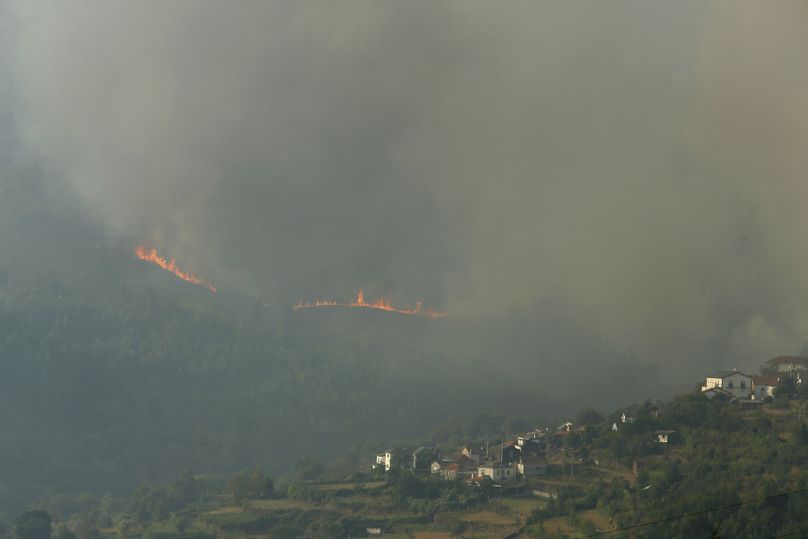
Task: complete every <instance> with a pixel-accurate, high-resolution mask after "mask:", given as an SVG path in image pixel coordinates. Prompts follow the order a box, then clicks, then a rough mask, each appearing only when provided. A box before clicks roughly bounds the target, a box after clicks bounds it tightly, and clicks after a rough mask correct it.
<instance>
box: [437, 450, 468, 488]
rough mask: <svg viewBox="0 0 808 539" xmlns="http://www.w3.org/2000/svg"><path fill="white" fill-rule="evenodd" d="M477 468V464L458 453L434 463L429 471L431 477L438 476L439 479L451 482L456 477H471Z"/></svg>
mask: <svg viewBox="0 0 808 539" xmlns="http://www.w3.org/2000/svg"><path fill="white" fill-rule="evenodd" d="M477 466H478V463H477V462H474V461H473V460H472V459H470V458H468V457H467V456H465V455H464V454H463V453H458V454H456V455H451V456H450V457H448V458H445V459H440V460H436V461H434V462H433V463H432V466H431V467H430V471H431V472H432V474H433V475H440V477H441V479H445V480H447V481H453V480H455V479H457V478H458V477H471V476H472V475H474V473H475V472H476V471H477Z"/></svg>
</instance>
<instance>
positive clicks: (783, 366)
mask: <svg viewBox="0 0 808 539" xmlns="http://www.w3.org/2000/svg"><path fill="white" fill-rule="evenodd" d="M766 363H767V364H768V365H770V366H772V367H774V368H775V369H776V370H777V372H787V373H792V372H794V371H803V370H806V369H808V357H804V356H777V357H775V358H772V359H770V360H768V361H767V362H766Z"/></svg>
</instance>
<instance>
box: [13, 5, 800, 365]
mask: <svg viewBox="0 0 808 539" xmlns="http://www.w3.org/2000/svg"><path fill="white" fill-rule="evenodd" d="M13 7H14V17H15V19H14V28H15V32H14V36H15V39H14V41H15V48H14V74H15V84H16V86H17V91H18V93H19V95H20V96H21V101H20V106H19V108H18V110H17V111H16V115H17V117H18V123H19V125H20V128H21V130H22V135H23V137H24V139H25V140H26V141H27V142H28V143H29V144H30V145H32V146H33V147H35V148H36V149H37V150H38V151H39V152H40V153H41V155H42V156H43V157H44V159H46V160H47V162H48V163H49V164H50V167H51V172H52V174H54V175H56V176H60V177H63V178H64V179H65V180H67V181H69V182H71V183H72V185H73V186H74V187H75V189H76V190H77V191H78V192H79V193H80V194H81V195H82V196H83V197H84V198H85V200H86V201H87V204H88V207H90V208H92V209H93V211H95V212H97V213H98V215H100V216H101V217H103V219H104V220H105V222H107V223H108V224H109V231H110V234H113V235H117V236H121V237H124V238H129V239H131V241H132V242H133V243H134V242H140V241H148V242H151V243H152V244H155V245H157V246H160V247H163V248H165V249H168V250H170V252H169V254H170V255H171V256H176V257H177V258H178V260H182V261H183V263H184V264H185V265H188V266H189V267H192V268H196V269H197V270H198V271H199V272H200V273H202V274H204V275H207V276H210V278H211V279H212V280H213V281H214V282H216V283H217V286H219V288H220V289H221V290H226V289H228V288H230V289H232V290H239V291H242V292H247V293H252V294H258V295H261V296H263V297H266V298H268V299H270V300H271V301H276V302H278V303H289V304H291V303H292V302H294V301H296V300H299V299H303V300H306V299H311V298H315V297H329V298H334V296H335V294H339V293H344V294H345V297H344V298H334V299H345V300H347V299H350V297H351V295H352V294H353V293H354V292H355V290H357V289H359V288H361V287H364V288H365V290H366V292H367V293H368V294H369V296H372V297H376V296H378V295H382V294H385V293H393V294H394V297H393V299H394V300H399V299H400V300H401V301H399V302H400V303H405V304H406V303H409V304H413V303H414V302H415V301H417V300H424V301H425V304H426V306H429V307H433V308H437V309H446V310H448V311H449V312H450V313H452V315H453V316H486V315H501V314H503V313H508V312H518V311H520V310H523V309H524V310H525V312H530V311H531V309H533V308H534V307H535V306H536V305H542V306H543V308H552V309H553V310H554V311H555V312H556V316H558V317H561V318H564V319H566V320H568V321H569V323H570V324H571V325H573V326H575V327H578V328H580V330H581V331H582V332H585V333H586V334H588V335H594V336H596V337H597V339H599V340H602V341H603V342H604V343H606V346H608V347H611V348H612V349H614V350H618V351H620V352H621V353H625V354H630V353H631V354H635V355H636V356H637V357H639V358H640V359H643V360H649V361H671V362H677V363H682V362H685V361H698V362H703V361H704V360H705V356H710V357H709V358H708V359H709V360H710V361H712V362H714V363H721V362H723V363H728V362H730V363H732V364H734V365H736V366H739V367H741V366H753V365H756V364H757V363H759V362H761V361H762V360H765V359H766V358H767V356H769V355H776V354H779V353H792V352H797V351H798V349H799V348H800V347H801V346H802V345H803V343H804V342H805V340H806V339H805V336H806V329H808V327H806V326H807V325H808V311H807V310H806V308H805V305H806V300H808V280H806V277H805V276H804V275H806V272H805V271H804V268H805V267H806V264H805V262H806V261H808V260H806V259H807V258H808V249H807V247H808V243H807V242H806V241H805V240H804V233H805V231H807V230H808V226H806V225H808V213H806V212H804V211H802V209H803V208H802V206H803V204H804V202H803V201H805V200H808V199H806V197H805V195H806V194H808V193H806V192H805V191H806V189H808V188H807V187H806V182H805V181H804V179H805V170H807V168H806V166H805V165H806V162H805V161H806V155H807V154H806V152H805V151H804V148H805V146H806V142H808V140H806V139H808V132H807V131H806V129H807V128H806V126H808V122H806V120H808V118H806V115H807V114H808V104H807V103H806V99H808V98H806V94H805V92H804V88H805V87H806V85H805V82H807V81H806V74H807V71H806V66H805V63H804V62H803V61H802V58H801V51H804V50H806V47H805V46H806V45H807V44H806V43H805V41H806V39H808V38H806V36H805V34H804V32H803V31H801V30H802V29H804V28H805V22H806V21H805V19H806V12H807V10H806V8H805V7H804V6H802V5H801V4H797V3H794V4H783V3H779V4H772V3H765V4H764V3H760V4H748V5H746V4H745V5H743V6H741V5H736V4H735V3H715V4H709V5H705V4H704V3H702V2H675V3H648V2H639V1H638V2H610V3H608V4H604V3H600V2H575V3H550V2H547V3H537V2H532V1H531V2H509V3H508V4H507V6H505V7H502V6H497V5H494V4H492V3H488V2H469V1H455V2H431V1H430V2H406V3H405V2H327V1H326V2H294V3H281V2H278V3H275V2H272V3H242V4H240V5H238V6H233V5H230V4H223V3H217V2H172V3H168V4H166V3H157V2H138V3H132V2H129V3H124V2H84V3H81V4H75V3H71V4H70V5H66V4H63V3H36V4H34V3H31V2H22V1H20V2H16V3H14V4H13ZM396 295H397V296H398V297H397V296H396ZM545 316H546V315H545ZM538 323H539V322H537V324H538Z"/></svg>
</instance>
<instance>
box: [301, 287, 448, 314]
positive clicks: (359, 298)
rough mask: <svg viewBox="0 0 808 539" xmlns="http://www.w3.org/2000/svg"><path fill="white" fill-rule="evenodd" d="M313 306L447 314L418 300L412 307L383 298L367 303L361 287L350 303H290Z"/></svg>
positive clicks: (309, 307)
mask: <svg viewBox="0 0 808 539" xmlns="http://www.w3.org/2000/svg"><path fill="white" fill-rule="evenodd" d="M315 307H353V308H360V309H376V310H379V311H388V312H392V313H399V314H409V315H418V316H424V317H426V318H443V317H445V316H447V313H443V312H438V311H433V310H431V309H423V308H422V305H421V302H420V301H419V302H418V303H416V304H415V308H414V309H411V308H409V307H407V308H405V309H400V308H398V307H393V305H392V304H391V303H390V302H389V301H385V300H383V299H377V300H376V301H374V302H372V303H368V302H367V301H365V293H364V291H362V290H361V289H360V290H359V292H358V293H357V294H356V299H355V300H354V301H352V302H350V303H345V302H340V301H330V300H314V301H307V302H302V301H300V302H298V303H296V304H295V305H292V309H294V310H296V311H297V310H300V309H312V308H315Z"/></svg>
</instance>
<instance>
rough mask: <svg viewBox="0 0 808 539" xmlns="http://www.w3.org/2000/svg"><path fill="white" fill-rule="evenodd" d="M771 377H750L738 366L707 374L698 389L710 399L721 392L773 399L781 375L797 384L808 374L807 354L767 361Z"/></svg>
mask: <svg viewBox="0 0 808 539" xmlns="http://www.w3.org/2000/svg"><path fill="white" fill-rule="evenodd" d="M766 364H767V365H768V366H769V369H768V370H769V371H770V372H774V373H776V374H774V375H770V376H750V375H748V374H744V373H742V372H741V371H739V370H737V369H733V370H731V371H719V372H716V373H713V374H711V375H709V376H707V378H706V380H705V382H704V385H702V386H701V391H702V392H703V394H704V396H706V397H707V398H709V399H712V398H713V397H716V396H719V395H722V396H724V397H726V398H728V399H730V400H739V401H747V402H761V403H762V402H766V401H768V400H771V399H773V398H774V389H775V388H776V387H777V384H778V383H779V382H780V379H781V377H783V376H790V377H792V378H794V379H795V380H796V381H797V382H798V383H799V382H801V381H802V375H803V374H808V357H801V356H778V357H776V358H773V359H770V360H768V361H767V362H766Z"/></svg>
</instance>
